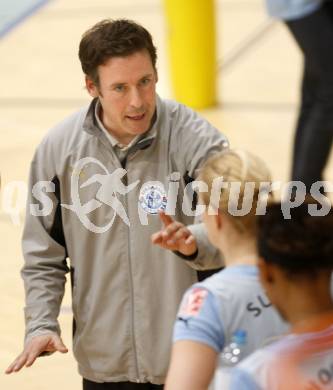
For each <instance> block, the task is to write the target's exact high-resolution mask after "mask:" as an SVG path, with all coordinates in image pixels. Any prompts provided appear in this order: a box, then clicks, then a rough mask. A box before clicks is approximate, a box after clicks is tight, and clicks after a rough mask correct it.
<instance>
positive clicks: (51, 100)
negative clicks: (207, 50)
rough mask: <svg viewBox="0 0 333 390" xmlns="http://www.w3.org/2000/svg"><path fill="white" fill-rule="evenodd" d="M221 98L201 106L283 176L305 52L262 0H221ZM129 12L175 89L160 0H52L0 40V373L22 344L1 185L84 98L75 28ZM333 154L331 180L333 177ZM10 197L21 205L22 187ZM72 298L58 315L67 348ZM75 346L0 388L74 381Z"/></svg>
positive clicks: (2, 381)
mask: <svg viewBox="0 0 333 390" xmlns="http://www.w3.org/2000/svg"><path fill="white" fill-rule="evenodd" d="M216 3H217V10H216V18H217V21H218V38H219V39H218V52H219V55H218V56H219V73H218V83H219V102H220V105H219V106H218V107H215V108H212V109H209V110H205V111H203V112H202V114H203V115H204V116H205V117H207V118H208V119H209V120H210V121H211V122H212V123H214V124H215V125H216V126H217V127H218V128H219V129H221V131H222V132H224V133H225V134H226V135H227V136H228V137H229V139H230V141H231V145H232V146H233V147H242V148H246V149H248V150H251V151H253V152H255V153H257V154H259V155H260V156H261V157H262V158H263V159H265V160H266V161H267V163H268V164H269V166H270V167H271V170H272V172H273V177H274V179H275V180H287V178H288V172H289V164H290V152H291V143H292V135H293V127H294V122H295V117H296V112H297V101H298V84H299V77H300V71H301V57H300V54H299V51H298V49H297V47H296V46H295V44H294V42H293V41H292V39H291V37H290V36H289V34H288V32H287V30H286V29H285V28H284V27H283V26H282V25H280V24H279V23H274V22H272V21H270V20H269V19H268V18H267V16H266V13H265V10H264V8H263V0H219V1H217V2H216ZM106 17H112V18H118V17H126V18H130V19H134V20H137V21H138V22H141V23H143V24H144V25H145V26H146V27H147V28H148V29H149V30H150V31H151V33H152V35H153V37H154V39H155V44H156V45H157V47H158V54H159V62H158V69H159V84H158V92H159V94H160V95H161V96H163V97H172V89H171V87H170V84H169V75H168V71H169V69H168V57H167V53H166V23H165V20H164V14H163V3H162V1H161V0H122V1H121V2H120V1H116V0H94V1H93V0H80V1H79V0H53V1H51V2H50V3H49V4H48V5H46V6H45V7H43V8H42V9H40V10H39V11H38V12H37V13H35V14H34V15H32V16H31V17H29V18H28V19H26V20H25V21H24V22H22V23H21V24H20V25H18V26H17V27H16V28H15V29H14V30H12V31H11V32H10V33H9V34H7V35H6V36H4V37H3V38H2V39H1V40H0V56H1V61H0V74H1V88H0V112H1V115H0V135H1V143H0V172H1V178H2V190H1V197H0V237H1V243H0V245H1V247H0V253H1V261H0V288H1V321H0V345H1V348H0V371H1V372H3V371H4V370H5V368H6V367H7V365H8V364H9V363H10V362H11V360H12V359H13V358H14V357H15V356H16V354H17V353H18V352H20V350H21V347H22V342H23V331H24V328H23V305H24V302H23V286H22V281H21V279H20V275H19V271H20V268H21V266H22V256H21V249H20V236H21V232H22V222H23V218H22V215H21V216H20V215H18V216H17V218H16V220H15V219H14V220H13V219H12V218H11V217H10V216H9V215H8V209H9V208H10V207H11V204H10V202H9V204H7V203H6V202H5V198H6V197H5V196H4V195H5V189H6V191H8V190H9V189H10V187H8V185H9V183H11V182H13V181H22V182H23V183H22V185H23V186H24V183H25V182H26V177H27V171H28V167H29V161H30V159H31V157H32V153H33V151H34V149H35V147H36V145H37V144H38V143H39V141H40V139H41V137H42V136H43V135H44V134H45V132H46V131H47V129H48V128H50V126H52V125H53V124H55V123H56V122H57V121H59V120H60V119H62V118H64V117H65V116H66V115H68V114H70V113H71V112H73V111H74V110H76V109H77V108H79V107H80V106H81V105H82V104H85V103H86V102H88V101H89V99H88V96H87V93H86V91H85V90H84V88H83V85H84V83H83V76H82V72H81V69H80V65H79V61H78V59H77V51H78V42H79V40H80V36H81V34H82V33H83V32H84V31H85V30H86V29H87V28H88V27H90V26H91V25H93V24H94V23H95V22H97V21H98V20H100V19H102V18H106ZM332 172H333V171H332V161H331V162H330V164H329V166H328V169H327V178H328V179H332ZM12 203H14V204H16V205H19V204H22V207H23V204H24V199H23V198H22V197H21V195H20V193H17V194H16V195H15V196H14V197H13V198H12ZM71 320H72V317H71V310H70V298H69V296H68V293H67V294H66V297H65V300H64V304H63V308H62V312H61V315H60V321H61V325H62V329H63V338H64V341H65V343H66V344H67V346H68V347H70V348H71V336H70V334H71ZM80 383H81V378H80V377H79V375H78V374H77V371H76V363H75V361H74V358H73V356H72V353H71V351H70V352H69V353H68V354H67V355H60V354H56V355H54V356H52V357H47V358H40V359H38V361H37V362H36V364H35V365H34V366H33V367H31V368H29V369H25V370H23V371H22V372H20V373H17V374H14V375H10V376H6V375H4V374H2V373H0V389H2V390H9V389H22V390H45V389H47V390H53V389H57V390H59V389H71V390H76V389H80Z"/></svg>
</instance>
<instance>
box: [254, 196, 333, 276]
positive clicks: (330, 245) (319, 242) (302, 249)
mask: <svg viewBox="0 0 333 390" xmlns="http://www.w3.org/2000/svg"><path fill="white" fill-rule="evenodd" d="M311 203H312V204H313V203H316V202H315V201H314V200H312V201H311V200H307V201H306V202H304V203H303V204H302V205H301V206H298V207H295V208H293V209H291V218H290V219H285V218H284V215H283V212H282V209H283V203H282V204H281V203H275V204H271V205H269V206H268V208H267V213H266V215H262V216H260V217H258V252H259V255H260V257H262V258H263V259H264V260H265V261H266V262H269V263H274V264H276V265H278V266H280V267H281V268H282V269H284V270H285V271H286V272H287V273H288V274H289V275H299V274H311V273H316V271H318V270H320V269H333V212H332V209H331V210H330V212H329V213H328V214H327V215H326V216H311V215H310V214H309V211H308V206H309V204H311Z"/></svg>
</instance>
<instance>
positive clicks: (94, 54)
mask: <svg viewBox="0 0 333 390" xmlns="http://www.w3.org/2000/svg"><path fill="white" fill-rule="evenodd" d="M142 50H147V51H148V53H149V55H150V58H151V62H152V64H153V67H154V69H156V59H157V55H156V48H155V46H154V45H153V41H152V37H151V35H150V33H149V32H148V31H147V30H146V29H145V28H144V27H142V26H140V25H139V24H137V23H135V22H133V21H131V20H126V19H119V20H111V19H106V20H102V21H101V22H99V23H97V24H95V25H94V26H93V27H92V28H90V29H89V30H88V31H86V32H85V33H84V34H83V36H82V39H81V42H80V47H79V58H80V61H81V66H82V70H83V72H84V73H85V75H87V76H88V77H89V78H90V79H91V80H92V81H93V82H94V84H95V85H96V86H99V79H98V72H97V68H98V66H99V65H103V64H105V62H106V61H107V60H109V59H110V58H111V57H126V56H129V55H131V54H134V53H136V52H138V51H142Z"/></svg>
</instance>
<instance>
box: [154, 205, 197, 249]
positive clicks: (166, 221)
mask: <svg viewBox="0 0 333 390" xmlns="http://www.w3.org/2000/svg"><path fill="white" fill-rule="evenodd" d="M159 215H160V218H161V220H162V222H163V225H164V227H163V229H162V230H160V231H159V232H156V233H154V234H153V235H152V236H151V241H152V243H153V244H156V245H159V246H160V247H162V248H164V249H169V250H172V251H178V252H180V253H182V254H183V255H185V256H190V255H193V253H195V252H196V250H197V243H196V240H195V237H194V236H193V234H192V233H191V231H190V230H189V229H188V228H187V227H186V226H185V225H184V224H182V223H181V222H177V221H174V220H173V219H172V218H171V217H170V215H166V214H165V213H164V212H160V213H159Z"/></svg>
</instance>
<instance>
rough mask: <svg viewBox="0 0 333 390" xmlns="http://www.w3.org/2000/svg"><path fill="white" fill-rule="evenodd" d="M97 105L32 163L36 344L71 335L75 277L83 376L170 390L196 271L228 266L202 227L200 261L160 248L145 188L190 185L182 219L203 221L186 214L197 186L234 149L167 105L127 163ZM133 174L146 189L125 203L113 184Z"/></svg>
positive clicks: (161, 104)
mask: <svg viewBox="0 0 333 390" xmlns="http://www.w3.org/2000/svg"><path fill="white" fill-rule="evenodd" d="M95 103H96V101H95V100H94V101H92V103H91V104H90V106H89V107H88V108H84V109H82V110H80V111H79V112H77V113H75V114H74V115H72V116H70V117H69V118H67V119H65V120H64V121H63V122H62V123H60V124H59V125H57V126H56V127H55V128H53V129H51V131H50V132H49V133H48V134H47V135H46V137H45V138H44V140H43V141H42V143H41V144H40V145H39V147H38V148H37V151H36V153H35V156H34V158H33V161H32V164H31V173H30V191H29V199H28V207H27V216H26V223H25V229H24V234H23V244H22V245H23V253H24V258H25V265H24V267H23V269H22V276H23V279H24V283H25V292H26V308H25V319H26V340H28V339H30V338H31V337H33V336H37V335H41V334H46V333H52V332H56V333H58V334H60V329H59V324H58V321H57V317H58V315H59V309H60V305H61V301H62V298H63V294H64V286H65V275H66V273H67V272H69V271H70V272H71V280H72V308H73V314H74V329H73V333H74V336H73V337H74V338H73V350H74V355H75V357H76V359H77V361H78V364H79V372H80V374H81V375H82V376H83V377H85V378H87V379H90V380H92V381H95V382H108V381H110V382H116V381H132V382H152V383H156V384H161V383H163V382H164V379H165V374H166V369H167V365H168V361H169V352H170V344H171V332H172V326H173V322H174V319H175V317H176V313H177V308H178V305H179V302H180V300H181V297H182V295H183V293H184V291H185V290H186V289H187V288H188V287H189V286H190V285H191V284H192V283H193V282H195V281H196V271H195V270H196V269H197V270H199V269H209V268H217V267H219V266H221V263H222V260H221V256H220V255H219V253H218V252H217V251H216V250H215V249H214V248H213V247H212V246H211V245H210V244H209V243H208V240H207V237H206V234H205V230H204V229H203V226H202V225H201V224H197V225H193V226H192V227H191V229H192V231H193V234H194V235H195V237H196V239H197V243H198V247H199V251H198V255H197V257H196V258H195V259H194V260H193V261H184V260H182V259H181V258H180V257H178V256H177V255H176V254H174V253H172V252H171V251H167V250H163V249H161V248H159V247H157V246H154V245H153V244H152V243H151V240H150V237H151V235H152V234H153V233H154V232H156V231H158V230H160V228H161V222H160V219H159V217H158V216H157V215H150V214H149V215H147V214H146V213H144V212H143V211H142V209H141V207H140V206H138V199H139V195H140V191H141V189H142V187H143V186H144V185H145V183H146V182H147V181H159V182H160V184H159V185H160V186H161V185H164V187H165V190H166V192H168V188H169V186H170V183H171V182H172V185H177V183H179V192H178V198H176V200H177V205H176V211H175V216H174V218H175V219H176V220H178V221H181V222H183V223H185V224H186V225H190V224H192V223H193V221H194V217H193V216H186V215H184V213H183V212H182V201H183V191H184V188H185V184H186V182H188V181H189V180H191V179H190V178H195V177H196V172H197V168H198V167H199V166H200V165H201V164H202V163H203V161H204V160H205V159H206V158H207V157H208V156H209V155H210V154H212V153H215V152H218V151H220V150H221V149H223V148H226V147H228V143H227V141H226V138H225V137H224V136H223V135H222V134H221V133H220V132H219V131H218V130H216V129H215V128H214V127H212V126H211V125H210V124H209V123H208V122H207V121H206V120H204V119H202V118H201V117H199V116H198V115H197V114H196V113H195V112H193V111H192V110H190V109H189V108H187V107H185V106H183V105H180V104H178V103H176V102H174V101H167V100H161V99H160V98H157V118H156V121H155V123H154V126H153V128H152V129H151V131H149V133H147V134H148V135H147V136H146V137H144V138H143V139H141V140H140V141H139V142H138V143H137V144H136V145H134V147H133V148H132V149H131V150H130V151H129V154H128V157H127V160H126V162H124V163H123V166H121V164H120V162H119V160H118V158H117V156H116V154H115V152H114V150H113V147H112V146H111V144H110V142H109V141H108V139H107V137H106V136H105V134H104V133H103V132H102V131H101V130H100V129H99V128H98V126H97V124H96V121H95V117H94V105H95ZM83 159H84V160H83ZM121 168H123V169H126V171H127V174H126V175H125V176H124V177H123V178H122V182H123V184H124V186H127V185H128V186H130V185H131V184H132V183H135V182H136V181H139V182H138V185H136V186H135V187H134V188H132V189H131V191H129V192H128V193H127V194H124V193H123V194H121V193H120V194H119V193H118V194H116V195H115V196H114V193H113V192H112V191H113V189H114V186H113V184H112V180H113V179H112V178H110V175H111V174H112V173H113V172H115V170H117V169H121ZM174 172H178V173H180V175H178V176H179V178H180V179H179V180H178V181H177V174H176V175H172V176H170V174H171V173H174ZM94 175H96V176H95V177H94ZM108 178H110V180H109V183H107V181H106V182H105V179H108ZM175 178H176V179H175ZM95 179H96V180H95ZM103 179H104V181H103ZM88 181H89V182H88ZM36 183H37V184H36ZM103 183H104V184H105V183H106V184H105V186H104V187H103V186H102V184H103ZM133 186H134V184H133ZM117 188H118V187H117ZM31 189H32V191H31ZM41 190H42V191H41ZM115 199H118V201H120V202H121V205H122V210H123V211H125V213H126V215H127V217H128V221H129V223H130V225H129V226H128V224H127V223H125V222H124V220H123V218H121V217H120V216H119V215H123V214H121V213H120V211H121V210H120V208H119V207H118V209H117V208H116V207H115V204H116V203H112V202H117V200H115ZM103 200H104V202H103ZM115 209H116V210H117V211H119V213H115V212H114V210H115Z"/></svg>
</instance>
